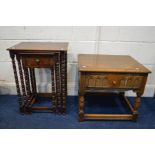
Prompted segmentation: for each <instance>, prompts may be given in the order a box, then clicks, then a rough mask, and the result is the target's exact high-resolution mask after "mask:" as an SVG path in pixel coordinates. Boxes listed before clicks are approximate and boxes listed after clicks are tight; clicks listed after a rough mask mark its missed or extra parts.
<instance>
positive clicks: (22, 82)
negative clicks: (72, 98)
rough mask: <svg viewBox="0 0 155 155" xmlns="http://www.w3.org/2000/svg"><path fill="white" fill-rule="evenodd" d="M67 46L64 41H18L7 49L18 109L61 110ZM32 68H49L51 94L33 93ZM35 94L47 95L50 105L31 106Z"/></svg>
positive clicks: (64, 105) (34, 85)
mask: <svg viewBox="0 0 155 155" xmlns="http://www.w3.org/2000/svg"><path fill="white" fill-rule="evenodd" d="M67 47H68V43H52V42H22V43H19V44H17V45H15V46H13V47H10V48H9V49H8V50H9V52H10V57H11V59H12V65H13V70H14V76H15V82H16V87H17V94H18V100H19V101H18V102H19V105H20V111H21V112H23V113H29V114H30V113H32V112H33V110H49V111H51V112H54V113H65V111H66V110H65V109H66V96H67ZM15 57H16V58H17V64H18V69H19V73H18V72H17V67H16V61H15ZM35 68H49V69H50V70H51V93H38V92H37V87H36V79H35ZM39 96H41V97H47V98H50V99H51V100H52V101H51V102H52V104H51V107H39V106H33V105H34V104H35V103H36V101H37V98H38V97H39Z"/></svg>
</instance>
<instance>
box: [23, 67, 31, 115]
mask: <svg viewBox="0 0 155 155" xmlns="http://www.w3.org/2000/svg"><path fill="white" fill-rule="evenodd" d="M24 73H25V83H26V91H27V96H26V100H27V103H26V106H25V108H26V111H27V112H28V113H31V112H32V108H31V107H30V106H29V104H30V95H31V91H30V80H29V72H28V68H27V67H24Z"/></svg>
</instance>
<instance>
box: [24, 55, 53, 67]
mask: <svg viewBox="0 0 155 155" xmlns="http://www.w3.org/2000/svg"><path fill="white" fill-rule="evenodd" d="M22 61H23V65H24V66H26V67H31V68H34V67H36V68H41V67H51V66H52V65H54V64H55V59H54V57H52V56H24V57H22Z"/></svg>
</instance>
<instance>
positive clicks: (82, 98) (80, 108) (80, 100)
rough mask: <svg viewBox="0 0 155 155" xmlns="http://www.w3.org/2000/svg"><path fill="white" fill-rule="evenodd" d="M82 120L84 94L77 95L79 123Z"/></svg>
mask: <svg viewBox="0 0 155 155" xmlns="http://www.w3.org/2000/svg"><path fill="white" fill-rule="evenodd" d="M83 120H84V94H82V95H81V94H80V95H79V121H80V122H82V121H83Z"/></svg>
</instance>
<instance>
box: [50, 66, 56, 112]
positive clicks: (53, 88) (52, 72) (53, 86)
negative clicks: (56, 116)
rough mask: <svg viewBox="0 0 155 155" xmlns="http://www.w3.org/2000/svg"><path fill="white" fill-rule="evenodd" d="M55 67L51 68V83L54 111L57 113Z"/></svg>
mask: <svg viewBox="0 0 155 155" xmlns="http://www.w3.org/2000/svg"><path fill="white" fill-rule="evenodd" d="M54 68H55V66H54V67H52V68H51V82H52V85H51V86H52V103H53V104H52V111H53V112H56V104H57V100H56V90H55V89H56V84H55V72H54V70H55V69H54Z"/></svg>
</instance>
